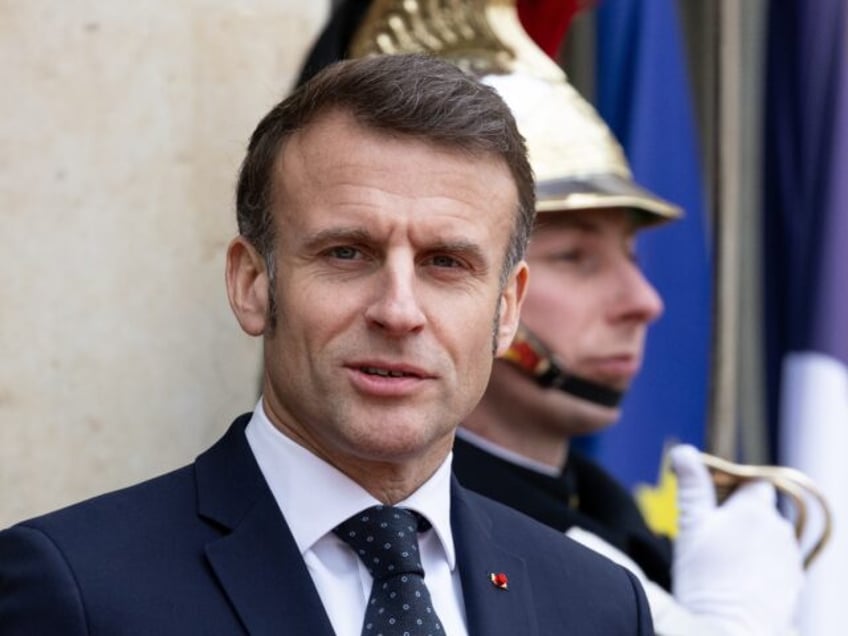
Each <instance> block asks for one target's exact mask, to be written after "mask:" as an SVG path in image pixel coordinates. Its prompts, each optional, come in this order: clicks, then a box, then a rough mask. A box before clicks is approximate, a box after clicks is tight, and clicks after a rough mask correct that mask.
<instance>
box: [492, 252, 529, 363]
mask: <svg viewBox="0 0 848 636" xmlns="http://www.w3.org/2000/svg"><path fill="white" fill-rule="evenodd" d="M529 276H530V273H529V269H528V267H527V262H526V261H521V262H520V263H518V264H517V265H516V266H515V267H514V268H513V270H512V273H511V274H510V276H509V278H508V279H507V282H506V285H504V288H503V291H502V292H501V300H500V303H501V304H500V319H499V320H498V332H497V334H496V344H497V346H496V348H495V355H497V356H502V355H503V354H504V353H506V350H507V349H509V345H510V344H512V339H513V338H514V337H515V332H516V331H517V330H518V323H519V320H520V318H521V305H522V303H523V302H524V294H525V293H526V292H527V281H528V278H529Z"/></svg>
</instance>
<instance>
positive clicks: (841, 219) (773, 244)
mask: <svg viewBox="0 0 848 636" xmlns="http://www.w3.org/2000/svg"><path fill="white" fill-rule="evenodd" d="M768 29H769V37H768V41H769V51H768V61H769V67H768V74H767V85H766V86H767V87H766V98H767V99H766V106H765V110H766V128H765V144H766V147H765V150H766V152H765V198H764V201H765V211H764V215H763V223H764V227H765V244H764V247H765V268H764V272H765V277H766V301H767V305H766V309H767V313H766V316H767V326H768V351H769V355H770V358H769V364H768V367H769V371H771V372H772V376H771V378H770V380H771V381H770V394H771V397H772V406H773V413H774V416H775V417H774V418H773V419H774V422H775V425H776V429H775V431H776V447H777V448H778V460H779V461H780V462H781V463H783V464H786V465H789V466H794V467H796V468H799V469H801V470H802V471H804V472H805V473H807V474H808V475H809V476H810V477H812V478H813V480H814V481H816V482H817V483H818V485H819V486H820V487H821V489H822V491H823V492H824V494H825V496H826V497H827V498H828V500H829V501H830V504H831V506H832V509H833V513H834V526H833V527H834V535H833V539H832V541H831V543H830V544H829V545H828V547H827V549H826V550H825V552H824V553H823V554H822V557H821V558H820V559H819V560H818V561H816V562H815V563H814V564H813V566H812V568H811V569H810V572H809V580H808V584H807V585H806V587H805V591H804V596H803V598H802V604H801V616H800V628H801V634H804V635H806V634H810V635H820V634H824V635H827V634H846V633H848V614H846V610H845V601H846V596H845V593H846V590H848V3H845V2H844V0H816V1H815V2H810V1H809V0H786V1H783V2H775V3H772V4H771V6H770V16H769V24H768Z"/></svg>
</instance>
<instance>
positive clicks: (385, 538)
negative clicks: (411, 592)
mask: <svg viewBox="0 0 848 636" xmlns="http://www.w3.org/2000/svg"><path fill="white" fill-rule="evenodd" d="M425 524H426V525H429V524H427V522H426V520H424V519H423V517H420V516H419V515H418V514H417V513H414V512H412V511H411V510H408V509H406V508H395V507H393V506H372V507H371V508H366V509H365V510H363V511H362V512H358V513H357V514H355V515H353V516H352V517H351V518H350V519H348V520H347V521H344V522H342V523H340V524H339V525H338V526H336V527H335V528H334V529H333V532H335V533H336V535H337V536H338V537H339V538H340V539H341V540H342V541H344V542H345V543H347V544H348V545H349V546H350V547H351V548H353V549H354V551H355V552H356V554H357V555H358V556H359V558H360V560H361V561H362V562H363V563H364V564H365V567H366V568H368V571H369V572H370V573H371V576H373V577H374V579H385V578H388V577H390V576H395V575H399V574H411V573H412V574H418V575H420V576H423V575H424V570H423V568H422V567H421V557H420V555H419V553H418V531H419V528H420V529H422V530H424V529H426V528H425V527H424V526H425Z"/></svg>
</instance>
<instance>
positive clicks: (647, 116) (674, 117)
mask: <svg viewBox="0 0 848 636" xmlns="http://www.w3.org/2000/svg"><path fill="white" fill-rule="evenodd" d="M597 17H598V20H597V28H598V33H597V50H598V59H597V65H596V68H597V87H598V95H597V107H598V110H599V112H600V113H601V116H602V117H603V118H604V119H605V120H606V122H607V123H608V124H609V126H610V127H611V128H612V130H613V132H614V133H615V135H616V136H617V137H618V139H619V140H620V141H621V143H622V145H623V146H624V150H625V153H626V154H627V157H628V159H629V161H630V164H631V168H632V169H633V173H634V177H635V179H636V181H637V182H638V183H640V184H641V185H643V186H645V187H647V188H649V189H650V190H652V191H654V192H656V193H657V194H659V195H660V196H662V197H664V198H666V199H668V200H670V201H672V202H674V203H677V204H678V205H680V206H681V207H682V208H683V209H684V210H685V218H684V219H683V220H682V221H678V222H676V223H671V224H669V225H667V226H664V227H662V228H660V229H656V230H648V231H646V232H642V233H641V234H640V236H639V239H638V242H639V244H638V253H639V258H640V261H641V263H642V266H643V269H644V271H645V274H646V276H647V278H648V279H649V280H650V281H651V282H652V283H653V284H654V286H655V287H656V288H657V289H658V291H659V292H660V294H661V295H662V297H663V299H664V301H665V306H666V310H665V314H664V315H663V316H662V318H660V320H659V321H658V322H657V323H656V324H655V325H654V326H653V327H652V328H651V331H650V332H649V336H648V344H647V349H646V352H645V364H644V368H643V370H642V372H641V374H640V375H639V376H638V377H637V379H636V381H635V383H634V384H633V387H632V388H631V390H630V392H629V393H628V396H627V398H626V400H625V402H624V404H623V410H624V417H623V418H622V421H621V422H619V423H618V424H617V425H616V426H614V427H612V428H610V429H609V430H607V431H604V432H603V433H601V434H600V435H597V436H595V437H593V438H591V439H590V440H589V441H588V444H587V446H588V449H589V451H590V452H591V453H592V454H593V455H594V456H595V457H596V458H597V459H599V460H600V461H601V462H602V463H603V464H604V465H605V466H606V467H607V468H608V469H610V470H611V471H612V472H613V473H614V474H615V475H616V476H618V477H619V478H620V479H621V480H622V481H624V482H625V483H626V484H629V485H631V486H632V485H635V484H636V483H637V482H648V483H651V482H654V481H655V480H656V478H657V473H658V470H659V467H660V461H661V456H662V451H663V446H664V444H665V443H666V442H668V441H672V440H676V441H685V442H689V443H692V444H695V445H696V446H699V447H702V446H703V443H704V437H705V426H706V413H707V395H708V393H707V391H708V384H709V356H710V329H711V326H710V325H711V286H712V283H711V276H712V271H711V264H710V240H709V237H708V231H707V229H708V228H707V223H706V220H705V215H704V207H705V202H704V190H703V184H702V175H701V167H700V162H699V156H698V146H697V139H696V136H697V135H696V128H695V117H694V111H693V106H692V99H691V95H690V89H689V78H688V76H687V68H686V57H685V51H684V46H683V40H682V37H681V33H680V24H679V18H678V16H677V13H676V10H675V3H674V2H672V0H651V1H650V2H642V1H640V0H606V1H605V2H602V3H600V5H599V8H598V11H597Z"/></svg>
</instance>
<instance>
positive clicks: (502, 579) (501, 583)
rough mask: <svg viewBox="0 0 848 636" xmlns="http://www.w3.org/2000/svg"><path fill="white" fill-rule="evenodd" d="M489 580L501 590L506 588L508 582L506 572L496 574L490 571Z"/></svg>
mask: <svg viewBox="0 0 848 636" xmlns="http://www.w3.org/2000/svg"><path fill="white" fill-rule="evenodd" d="M489 580H490V581H491V582H492V585H494V586H495V587H496V588H499V589H501V590H505V589H507V587H508V584H509V579H508V578H507V576H506V574H504V573H503V572H498V573H497V574H495V573H494V572H492V573H491V574H490V575H489Z"/></svg>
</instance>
